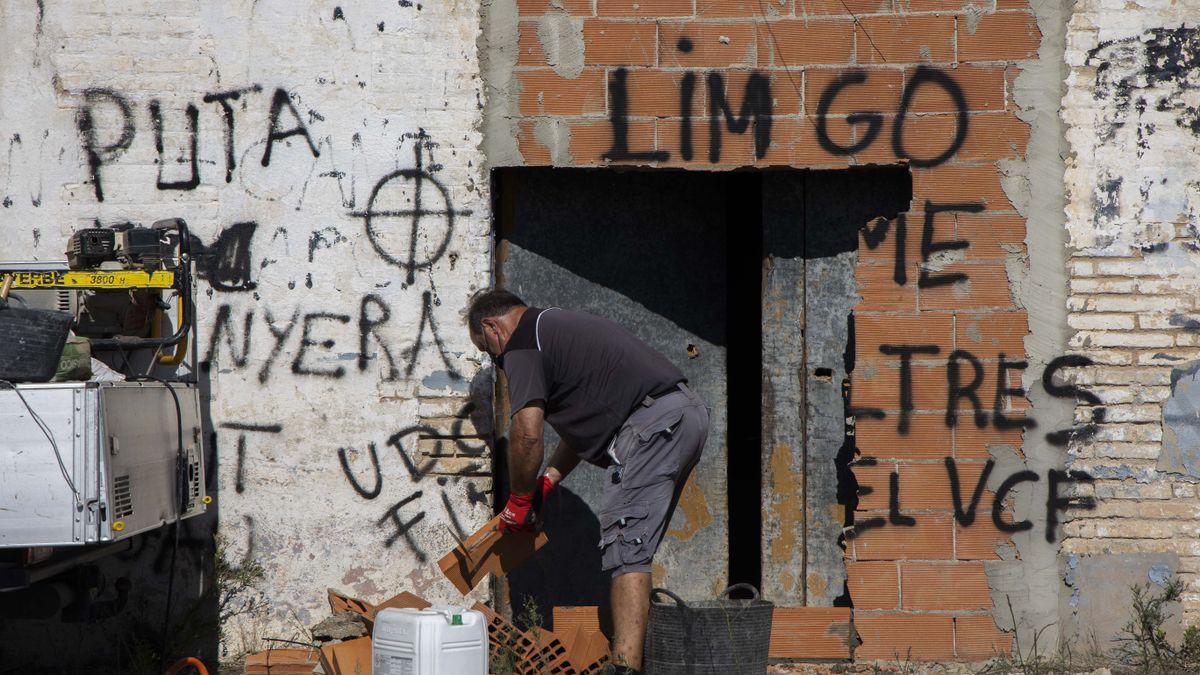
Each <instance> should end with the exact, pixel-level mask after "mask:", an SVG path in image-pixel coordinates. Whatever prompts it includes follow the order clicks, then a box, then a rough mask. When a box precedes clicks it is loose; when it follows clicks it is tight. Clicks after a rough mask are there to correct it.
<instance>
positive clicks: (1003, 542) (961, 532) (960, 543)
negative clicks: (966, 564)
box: [954, 497, 1012, 560]
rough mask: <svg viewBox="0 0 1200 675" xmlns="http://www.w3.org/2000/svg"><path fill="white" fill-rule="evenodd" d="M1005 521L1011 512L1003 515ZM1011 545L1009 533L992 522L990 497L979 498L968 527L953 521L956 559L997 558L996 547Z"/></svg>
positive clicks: (1008, 518)
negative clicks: (972, 520)
mask: <svg viewBox="0 0 1200 675" xmlns="http://www.w3.org/2000/svg"><path fill="white" fill-rule="evenodd" d="M1004 519H1005V520H1006V521H1008V520H1011V519H1012V515H1011V514H1007V515H1005V516H1004ZM1008 546H1012V542H1011V540H1010V539H1009V535H1008V534H1007V533H1005V532H1003V531H1001V530H999V529H997V528H996V525H995V524H994V523H993V522H992V498H991V497H989V498H987V499H981V500H980V502H979V508H978V510H976V512H975V521H974V522H972V523H971V525H970V526H969V527H963V526H962V525H960V524H959V523H954V557H955V558H956V559H958V560H999V559H1000V556H999V555H998V554H997V553H996V548H997V547H1008Z"/></svg>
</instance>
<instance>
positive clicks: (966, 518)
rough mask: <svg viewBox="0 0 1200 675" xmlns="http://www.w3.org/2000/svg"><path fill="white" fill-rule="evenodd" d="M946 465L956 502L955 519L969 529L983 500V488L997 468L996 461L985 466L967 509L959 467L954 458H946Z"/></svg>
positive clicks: (952, 494)
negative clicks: (964, 504) (993, 470)
mask: <svg viewBox="0 0 1200 675" xmlns="http://www.w3.org/2000/svg"><path fill="white" fill-rule="evenodd" d="M943 461H944V463H945V465H946V473H947V474H948V475H949V478H950V498H951V499H952V500H953V501H954V519H955V520H957V521H958V524H959V525H962V526H963V527H969V526H970V525H971V524H972V523H974V522H975V509H976V508H978V507H979V500H980V499H982V498H983V488H984V487H985V486H986V485H987V480H988V476H990V475H992V469H993V468H994V467H995V466H996V462H995V460H991V459H989V460H988V461H987V462H985V463H984V465H983V471H982V472H981V473H980V474H979V481H978V482H976V483H975V491H974V492H972V493H971V504H970V506H968V507H967V508H965V509H964V508H963V502H962V491H961V488H960V487H959V479H958V466H957V465H955V463H954V458H953V457H946V458H945V459H944V460H943Z"/></svg>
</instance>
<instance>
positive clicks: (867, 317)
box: [854, 279, 954, 363]
mask: <svg viewBox="0 0 1200 675" xmlns="http://www.w3.org/2000/svg"><path fill="white" fill-rule="evenodd" d="M910 283H916V280H915V279H914V280H913V281H911V282H910ZM953 339H954V321H953V317H952V316H951V315H950V314H949V313H937V312H928V313H922V314H907V315H906V314H863V315H856V316H855V318H854V344H855V355H856V357H857V359H856V360H857V362H859V363H861V362H865V361H887V362H894V361H895V360H896V357H895V356H888V355H887V354H884V353H882V352H880V351H879V347H880V345H883V344H889V345H913V344H922V345H937V346H938V347H940V348H941V350H942V354H949V353H950V352H951V351H953V349H954V342H953Z"/></svg>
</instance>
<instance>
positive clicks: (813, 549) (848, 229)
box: [762, 167, 912, 606]
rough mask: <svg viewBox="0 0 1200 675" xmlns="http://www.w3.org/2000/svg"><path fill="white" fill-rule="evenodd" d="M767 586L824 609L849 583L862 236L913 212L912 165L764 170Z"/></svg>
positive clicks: (781, 598) (777, 595)
mask: <svg viewBox="0 0 1200 675" xmlns="http://www.w3.org/2000/svg"><path fill="white" fill-rule="evenodd" d="M762 185H763V187H762V208H763V217H762V226H763V293H762V345H763V347H762V368H763V390H762V395H763V398H762V402H763V403H762V405H763V407H762V434H763V442H762V485H763V489H762V492H763V494H762V505H763V512H762V519H763V520H762V525H763V533H762V588H763V594H764V596H765V597H767V598H769V599H770V600H772V601H774V602H775V603H777V604H789V605H814V606H829V605H832V604H834V602H835V600H837V599H838V598H839V597H840V596H842V595H843V593H844V591H845V580H846V571H845V563H844V560H843V551H842V547H841V540H840V537H841V534H842V528H843V525H844V523H845V512H844V504H842V503H841V502H844V501H846V497H845V495H839V487H840V485H839V471H843V472H844V470H845V466H846V462H848V460H849V459H850V455H852V453H853V438H852V437H848V435H847V433H846V431H847V415H848V411H847V410H846V405H845V402H844V400H843V383H844V382H846V381H847V379H848V374H849V371H851V370H852V369H853V353H854V351H853V350H854V344H853V332H852V328H851V327H852V325H853V321H852V312H853V309H854V305H855V304H856V303H857V302H858V300H859V296H858V285H857V282H856V280H855V266H856V263H857V260H858V245H859V232H860V231H861V230H862V228H863V226H864V225H866V224H867V223H868V222H870V221H872V220H873V219H875V218H877V217H885V218H893V217H895V215H896V214H897V213H900V212H902V211H906V210H907V209H908V206H909V201H910V200H911V198H912V182H911V179H910V177H909V174H908V171H907V170H905V169H904V168H900V167H881V168H874V169H867V170H847V171H808V172H767V173H765V174H764V175H763V183H762Z"/></svg>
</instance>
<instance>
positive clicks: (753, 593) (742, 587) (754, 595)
mask: <svg viewBox="0 0 1200 675" xmlns="http://www.w3.org/2000/svg"><path fill="white" fill-rule="evenodd" d="M734 591H750V600H752V601H753V600H760V599H761V598H762V596H760V595H759V594H758V589H757V588H755V587H754V586H753V585H752V584H734V585H732V586H730V587H729V588H726V589H725V590H724V591H723V592H722V593H721V597H722V598H724V599H725V600H732V599H733V598H731V597H729V595H730V594H731V593H733V592H734Z"/></svg>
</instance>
